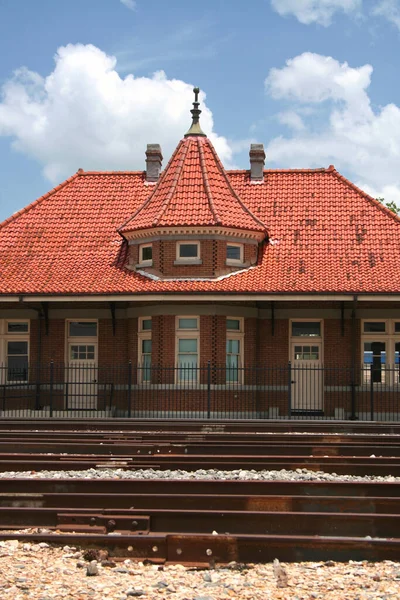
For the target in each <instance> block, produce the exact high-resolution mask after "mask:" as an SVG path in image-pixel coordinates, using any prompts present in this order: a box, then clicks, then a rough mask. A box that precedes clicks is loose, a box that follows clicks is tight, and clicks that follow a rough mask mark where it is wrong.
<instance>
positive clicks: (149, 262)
mask: <svg viewBox="0 0 400 600" xmlns="http://www.w3.org/2000/svg"><path fill="white" fill-rule="evenodd" d="M144 248H151V258H150V259H146V260H144V259H143V250H144ZM138 258H139V263H138V266H139V267H152V266H153V244H152V243H148V244H139V257H138Z"/></svg>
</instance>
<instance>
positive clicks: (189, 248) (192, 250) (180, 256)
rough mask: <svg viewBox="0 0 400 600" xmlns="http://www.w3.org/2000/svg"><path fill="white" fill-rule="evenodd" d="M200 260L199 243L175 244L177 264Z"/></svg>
mask: <svg viewBox="0 0 400 600" xmlns="http://www.w3.org/2000/svg"><path fill="white" fill-rule="evenodd" d="M199 259H200V242H190V241H187V242H186V241H185V242H177V244H176V260H177V262H191V261H195V260H199Z"/></svg>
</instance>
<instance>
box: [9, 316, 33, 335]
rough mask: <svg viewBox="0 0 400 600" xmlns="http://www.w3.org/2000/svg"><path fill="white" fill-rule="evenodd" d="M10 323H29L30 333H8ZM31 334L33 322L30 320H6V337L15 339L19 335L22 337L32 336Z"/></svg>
mask: <svg viewBox="0 0 400 600" xmlns="http://www.w3.org/2000/svg"><path fill="white" fill-rule="evenodd" d="M9 323H27V325H28V331H16V332H12V331H8V324H9ZM30 332H31V322H30V320H29V319H5V328H4V335H11V336H12V337H15V336H17V335H22V336H23V335H30Z"/></svg>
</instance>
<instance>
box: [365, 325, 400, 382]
mask: <svg viewBox="0 0 400 600" xmlns="http://www.w3.org/2000/svg"><path fill="white" fill-rule="evenodd" d="M378 322H379V323H382V322H384V323H385V332H382V331H381V332H379V331H376V332H372V333H371V332H364V323H378ZM398 322H400V319H361V336H360V342H361V348H360V358H361V369H362V373H363V376H362V383H363V385H364V386H366V385H370V384H371V382H370V381H367V380H366V373H367V372H368V371H369V369H368V367H370V364H368V363H365V362H364V344H368V343H369V344H371V343H374V342H383V343H385V354H386V360H385V364H384V365H381V366H382V367H383V369H382V370H384V369H385V367H387V368H388V373H393V374H395V372H396V364H395V344H396V343H400V332H396V331H395V323H398ZM398 366H399V368H400V365H398ZM389 377H390V375H389ZM385 379H386V376H385ZM382 383H384V385H385V387H392V385H396V386H398V385H399V383H400V382H395V381H394V382H383V381H381V382H378V381H376V382H373V385H377V386H379V385H381V384H382Z"/></svg>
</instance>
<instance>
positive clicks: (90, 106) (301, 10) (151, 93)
mask: <svg viewBox="0 0 400 600" xmlns="http://www.w3.org/2000/svg"><path fill="white" fill-rule="evenodd" d="M399 50H400V0H251V2H244V1H243V0H229V1H228V0H203V1H202V2H194V1H191V2H188V1H187V0H186V1H184V0H169V1H168V2H166V1H165V0H151V2H149V1H148V0H147V1H146V0H136V1H133V0H68V2H67V1H64V2H63V1H61V0H59V1H55V0H35V1H32V0H0V56H1V60H0V90H1V97H0V161H1V165H2V168H1V173H2V185H1V187H0V219H3V218H6V217H8V216H9V215H10V214H12V213H13V212H15V211H16V210H19V209H21V208H22V207H23V206H25V205H26V204H28V203H29V202H31V201H33V200H34V199H35V198H37V197H38V196H40V195H42V194H44V193H46V192H47V191H48V190H50V189H51V188H52V187H54V186H55V185H57V184H58V183H60V182H61V181H63V180H64V179H65V178H67V177H69V176H70V175H72V174H73V173H74V172H75V171H76V170H77V169H78V168H83V169H85V170H86V169H87V170H89V169H96V170H97V169H98V170H106V169H109V170H113V169H129V170H130V169H132V170H136V169H143V168H144V151H145V146H146V143H155V142H160V143H161V145H162V148H163V151H164V164H165V162H166V161H167V160H168V158H169V156H170V153H171V152H172V150H173V148H174V147H175V146H176V144H177V142H178V141H179V139H180V138H181V137H182V135H183V134H184V133H185V131H186V129H187V128H188V126H189V122H190V115H189V110H190V108H191V106H190V103H191V102H192V97H191V96H192V95H191V88H192V86H193V85H198V86H200V88H201V89H202V90H203V92H204V93H205V94H206V98H205V102H204V96H202V100H203V109H204V112H203V115H202V117H203V118H202V125H203V129H204V130H205V131H206V132H207V133H208V134H209V135H210V138H211V139H212V141H213V142H214V144H215V146H216V148H217V150H218V152H219V154H220V156H221V159H222V160H223V162H224V164H225V165H226V166H227V167H240V168H247V166H248V149H249V145H250V143H251V142H262V143H264V145H265V147H266V150H267V166H268V167H273V168H276V167H285V168H287V167H296V168H299V167H304V168H305V167H309V166H311V167H317V166H328V165H329V164H331V163H333V164H335V166H336V167H337V168H338V169H339V170H340V171H341V172H342V173H343V174H344V175H346V176H347V177H349V178H350V179H351V180H352V181H354V182H355V183H357V185H360V186H361V187H362V188H363V189H365V190H366V191H369V192H370V193H371V194H373V195H375V196H378V195H379V196H384V197H385V198H386V200H395V201H396V202H397V203H398V204H399V205H400V108H399V107H400V80H399V77H398V69H399V64H398V62H399V61H398V56H399Z"/></svg>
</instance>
